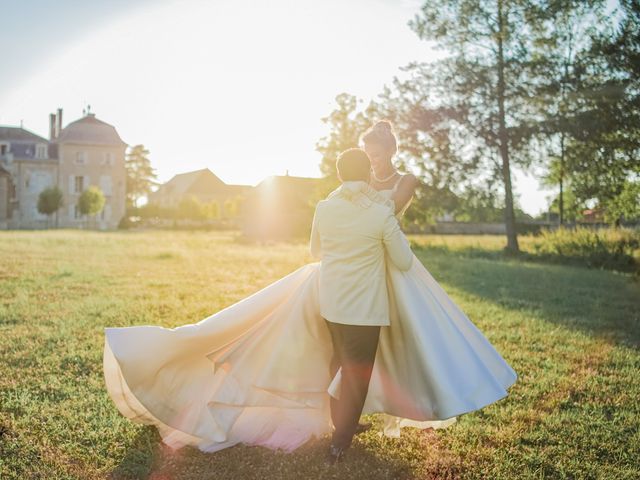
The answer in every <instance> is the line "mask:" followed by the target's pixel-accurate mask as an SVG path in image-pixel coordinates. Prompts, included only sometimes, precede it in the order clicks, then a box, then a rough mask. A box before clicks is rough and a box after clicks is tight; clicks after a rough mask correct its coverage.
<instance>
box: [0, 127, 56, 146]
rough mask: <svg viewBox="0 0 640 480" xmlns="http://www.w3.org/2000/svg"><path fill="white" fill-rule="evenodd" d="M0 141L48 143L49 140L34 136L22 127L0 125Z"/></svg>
mask: <svg viewBox="0 0 640 480" xmlns="http://www.w3.org/2000/svg"><path fill="white" fill-rule="evenodd" d="M0 140H11V141H12V142H26V143H30V142H36V143H49V140H47V139H46V138H43V137H41V136H40V135H36V134H35V133H33V132H30V131H29V130H27V129H25V128H22V127H3V126H1V125H0Z"/></svg>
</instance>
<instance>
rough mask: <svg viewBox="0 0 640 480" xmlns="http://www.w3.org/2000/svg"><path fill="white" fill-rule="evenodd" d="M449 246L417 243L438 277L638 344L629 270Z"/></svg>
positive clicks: (636, 296)
mask: <svg viewBox="0 0 640 480" xmlns="http://www.w3.org/2000/svg"><path fill="white" fill-rule="evenodd" d="M456 253H457V252H455V253H454V252H449V251H448V250H447V249H446V248H429V247H427V248H419V249H416V255H417V256H418V257H419V258H420V260H421V261H422V263H423V264H424V265H425V267H426V268H427V269H428V270H429V271H430V272H431V274H432V275H433V276H434V278H435V279H436V281H438V282H440V281H442V282H444V283H447V284H449V285H451V286H453V287H455V288H458V289H461V290H464V291H466V292H468V293H471V294H473V295H476V296H478V297H481V298H484V299H487V300H489V301H492V302H495V303H496V304H499V305H502V306H504V307H506V308H509V309H513V310H521V309H525V310H530V311H533V312H536V314H537V315H538V316H539V317H540V318H542V319H544V320H547V321H550V322H554V323H557V324H560V325H563V326H566V327H571V328H579V329H581V330H583V331H586V332H588V333H591V334H594V335H598V336H604V337H607V338H609V339H610V340H613V341H615V342H617V343H620V344H623V345H626V346H630V347H633V348H636V349H637V348H638V347H639V346H640V329H639V324H638V312H639V311H640V286H639V284H638V280H637V278H634V277H631V276H630V275H625V274H620V273H617V272H610V271H605V270H593V269H587V268H576V267H570V266H561V265H549V264H543V263H529V262H523V261H521V260H520V258H519V257H516V258H511V259H510V258H505V257H504V255H503V254H502V253H501V252H495V253H494V252H487V251H483V254H481V255H477V256H471V255H468V253H464V254H461V255H458V254H456Z"/></svg>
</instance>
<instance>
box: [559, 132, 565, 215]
mask: <svg viewBox="0 0 640 480" xmlns="http://www.w3.org/2000/svg"><path fill="white" fill-rule="evenodd" d="M563 182H564V132H563V133H562V134H561V136H560V225H562V224H563V223H564V185H563Z"/></svg>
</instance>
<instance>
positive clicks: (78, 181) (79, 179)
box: [73, 175, 84, 193]
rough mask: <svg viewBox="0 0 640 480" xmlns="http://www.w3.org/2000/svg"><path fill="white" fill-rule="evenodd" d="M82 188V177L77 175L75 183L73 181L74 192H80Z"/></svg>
mask: <svg viewBox="0 0 640 480" xmlns="http://www.w3.org/2000/svg"><path fill="white" fill-rule="evenodd" d="M83 190H84V177H82V176H81V175H80V176H77V175H76V177H75V183H74V189H73V191H74V193H82V191H83Z"/></svg>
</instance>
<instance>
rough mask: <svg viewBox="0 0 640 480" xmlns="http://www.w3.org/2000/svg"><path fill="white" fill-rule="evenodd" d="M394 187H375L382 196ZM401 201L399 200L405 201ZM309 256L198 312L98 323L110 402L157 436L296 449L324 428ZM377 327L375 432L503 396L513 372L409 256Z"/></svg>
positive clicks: (325, 407) (322, 356) (325, 392)
mask: <svg viewBox="0 0 640 480" xmlns="http://www.w3.org/2000/svg"><path fill="white" fill-rule="evenodd" d="M393 192H394V190H393V189H392V190H382V191H380V192H379V193H380V194H382V195H384V196H385V198H386V199H387V200H388V199H389V198H390V197H391V195H392V194H393ZM405 208H406V206H405ZM319 267H320V263H311V264H308V265H305V266H303V267H300V268H299V269H297V270H296V271H294V272H292V273H290V274H289V275H287V276H285V277H283V278H281V279H280V280H278V281H276V282H275V283H272V284H271V285H269V286H267V287H265V288H264V289H262V290H260V291H259V292H256V293H254V294H253V295H251V296H249V297H247V298H245V299H243V300H241V301H240V302H238V303H236V304H234V305H231V306H229V307H227V308H225V309H223V310H221V311H219V312H217V313H215V314H213V315H211V316H210V317H207V318H205V319H203V320H201V321H200V322H198V323H194V324H189V325H184V326H181V327H177V328H174V329H168V328H163V327H158V326H148V325H145V326H138V327H124V328H106V329H105V345H104V375H105V381H106V386H107V390H108V392H109V395H110V396H111V398H112V400H113V401H114V403H115V405H116V407H117V408H118V410H119V411H120V412H121V413H122V414H123V415H124V416H126V417H128V418H130V419H131V420H133V421H135V422H140V423H147V424H153V425H155V426H156V427H157V428H158V430H159V432H160V435H161V437H162V439H163V441H164V443H165V444H167V445H169V446H171V447H174V448H179V447H182V446H184V445H192V446H195V447H197V448H199V449H200V450H202V451H205V452H213V451H217V450H220V449H223V448H226V447H230V446H232V445H236V444H238V443H244V444H246V445H262V446H265V447H268V448H271V449H283V450H285V451H287V452H291V451H293V450H295V449H296V448H297V447H299V446H300V445H302V444H304V443H305V442H307V441H308V440H309V439H311V438H312V437H313V436H316V437H321V436H323V435H325V434H329V433H331V432H332V430H333V427H332V424H331V415H330V410H329V395H333V396H334V397H336V398H339V395H340V388H339V385H340V371H338V373H337V374H336V375H335V377H334V378H331V376H330V371H329V364H330V360H331V354H332V344H331V336H330V334H329V330H328V329H327V326H326V324H325V322H324V320H323V319H322V317H321V316H320V312H319V303H318V278H319V277H318V274H319ZM387 285H388V289H389V299H390V321H391V325H390V326H388V327H382V328H381V330H380V339H379V344H378V350H377V353H376V360H375V363H374V368H373V373H372V377H371V382H370V385H369V391H368V394H367V397H366V401H365V405H364V408H363V414H368V413H382V414H384V415H383V420H384V421H383V433H384V434H385V435H388V436H393V437H398V436H399V435H400V429H401V427H405V426H412V427H418V428H429V427H432V428H442V427H446V426H448V425H450V424H452V423H454V422H455V421H456V416H458V415H460V414H463V413H467V412H472V411H474V410H477V409H480V408H482V407H484V406H486V405H489V404H491V403H493V402H496V401H497V400H499V399H501V398H504V397H505V396H507V394H508V393H507V388H508V387H509V386H511V385H512V384H513V383H514V382H515V381H516V379H517V374H516V372H515V371H514V370H513V369H512V368H511V367H510V366H509V365H508V364H507V362H506V361H505V360H504V359H503V358H502V357H501V356H500V354H499V353H498V352H497V351H496V350H495V349H494V347H493V346H492V345H491V344H490V343H489V341H488V340H487V339H486V338H485V337H484V336H483V335H482V333H481V332H480V331H479V330H478V329H477V328H476V327H475V326H474V325H473V323H472V322H471V321H470V320H469V319H468V318H467V316H466V315H465V314H464V313H463V312H462V311H461V310H460V308H459V307H457V306H456V304H455V303H454V302H453V301H452V300H451V299H450V298H449V297H448V295H447V294H446V293H445V291H444V290H443V289H442V288H441V287H440V285H438V283H437V282H436V281H435V280H434V278H433V277H432V276H431V274H430V273H429V272H428V271H427V269H426V268H425V267H424V266H423V265H422V263H421V262H420V261H419V260H418V259H417V258H416V257H415V256H414V261H413V265H412V267H411V269H410V270H409V271H407V272H402V271H400V270H398V269H397V268H396V267H395V266H394V265H393V264H392V263H391V262H387Z"/></svg>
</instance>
